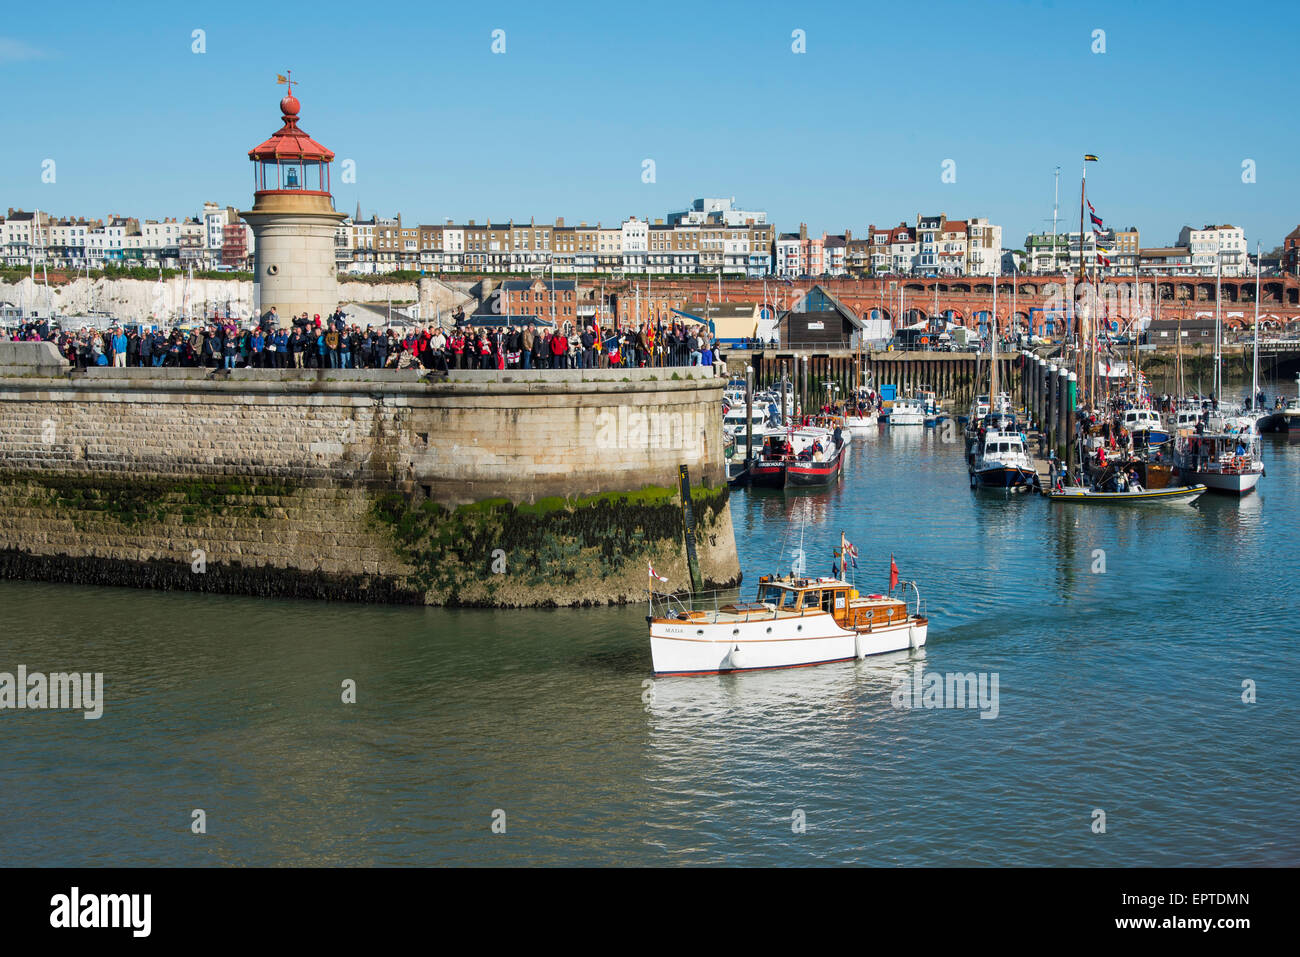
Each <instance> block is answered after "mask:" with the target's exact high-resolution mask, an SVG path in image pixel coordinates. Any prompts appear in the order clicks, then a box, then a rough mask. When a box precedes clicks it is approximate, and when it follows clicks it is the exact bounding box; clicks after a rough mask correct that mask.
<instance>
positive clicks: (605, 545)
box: [371, 486, 728, 605]
mask: <svg viewBox="0 0 1300 957" xmlns="http://www.w3.org/2000/svg"><path fill="white" fill-rule="evenodd" d="M691 494H692V498H693V500H694V501H695V507H696V513H697V516H698V518H697V528H696V535H697V537H698V538H700V539H701V540H703V539H704V538H706V537H708V536H709V535H710V534H711V530H712V529H713V528H714V527H715V525H716V524H717V523H718V521H719V519H720V518H721V516H722V514H723V512H724V510H725V509H726V507H727V500H728V489H727V487H726V486H722V487H721V488H707V487H700V488H698V489H695V490H693V491H692V493H691ZM371 514H372V515H373V517H374V519H375V520H376V521H377V522H378V523H379V524H380V525H381V526H382V527H384V528H386V529H387V530H388V533H389V535H390V536H391V539H392V542H393V546H394V549H395V551H396V552H397V554H398V556H399V557H400V558H401V560H402V561H403V562H404V563H405V564H406V565H408V566H410V567H411V568H412V569H413V572H412V574H411V576H410V578H409V580H408V582H409V584H410V585H411V586H413V587H416V588H419V589H422V590H423V591H424V592H425V594H426V601H429V602H431V603H435V604H446V605H461V604H466V605H503V604H504V605H514V604H531V605H546V604H555V603H557V602H556V601H555V600H554V599H552V598H548V597H547V595H548V594H554V593H556V592H564V593H565V594H567V595H569V596H570V597H569V599H568V603H576V604H588V603H594V602H596V601H598V600H600V599H599V598H597V597H596V595H597V594H599V593H601V592H602V591H604V592H607V591H608V587H606V588H604V589H600V588H593V589H591V592H592V597H590V598H584V597H577V598H574V597H573V596H574V595H582V593H583V592H584V589H583V587H582V586H583V584H584V581H590V582H591V583H592V584H593V585H596V584H598V583H601V582H605V581H607V580H618V579H624V580H625V579H626V578H627V576H628V572H629V569H633V570H634V574H633V579H634V580H636V577H637V576H641V577H642V578H644V575H645V567H646V562H647V561H648V560H650V559H652V558H653V557H654V556H655V555H660V554H664V553H665V551H667V552H670V553H675V552H678V551H680V549H681V542H682V537H683V534H684V531H683V522H682V511H681V504H680V501H679V499H678V496H677V492H676V489H672V488H662V487H657V486H648V487H646V488H643V489H640V490H637V491H633V492H608V493H603V494H600V495H593V496H585V497H575V498H568V499H565V498H558V497H555V498H544V499H540V500H538V501H536V502H532V503H523V504H518V505H516V504H514V503H511V502H510V501H508V500H506V499H503V498H498V499H487V500H484V501H480V502H475V503H473V504H470V505H462V506H458V507H456V508H448V507H447V506H444V505H441V504H439V503H437V502H434V501H431V500H425V501H412V500H411V499H409V498H407V497H406V496H404V495H402V494H400V493H395V492H394V493H380V494H376V495H374V497H373V503H372V509H371Z"/></svg>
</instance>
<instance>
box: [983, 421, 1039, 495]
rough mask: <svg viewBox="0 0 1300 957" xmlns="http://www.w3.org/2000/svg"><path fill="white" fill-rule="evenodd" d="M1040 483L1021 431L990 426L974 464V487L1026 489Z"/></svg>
mask: <svg viewBox="0 0 1300 957" xmlns="http://www.w3.org/2000/svg"><path fill="white" fill-rule="evenodd" d="M1037 485H1038V470H1037V469H1036V468H1035V467H1034V463H1033V461H1032V460H1031V459H1030V457H1029V451H1028V450H1027V449H1026V448H1025V438H1024V436H1023V435H1022V434H1021V433H1020V432H1015V431H1006V430H1002V429H990V430H988V431H986V432H985V433H984V445H983V447H982V448H981V449H980V450H979V452H978V453H977V454H976V455H975V457H974V460H973V461H972V463H971V486H972V487H979V488H998V489H1008V490H1012V491H1025V490H1028V489H1031V488H1035V487H1036V486H1037Z"/></svg>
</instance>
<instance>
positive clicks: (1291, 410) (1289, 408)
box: [1256, 375, 1300, 435]
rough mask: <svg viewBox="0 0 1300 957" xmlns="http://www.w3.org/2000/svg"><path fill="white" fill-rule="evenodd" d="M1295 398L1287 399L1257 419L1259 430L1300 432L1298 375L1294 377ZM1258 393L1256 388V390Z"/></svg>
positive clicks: (1287, 432)
mask: <svg viewBox="0 0 1300 957" xmlns="http://www.w3.org/2000/svg"><path fill="white" fill-rule="evenodd" d="M1295 383H1296V392H1297V395H1296V396H1295V398H1292V399H1289V400H1288V401H1287V403H1286V405H1284V406H1283V407H1282V408H1280V409H1276V410H1274V411H1273V412H1270V413H1267V414H1265V415H1264V416H1262V417H1261V418H1260V420H1259V426H1258V427H1259V431H1261V432H1269V433H1283V434H1286V435H1295V434H1297V433H1300V375H1297V376H1296V377H1295ZM1256 392H1257V393H1258V390H1256Z"/></svg>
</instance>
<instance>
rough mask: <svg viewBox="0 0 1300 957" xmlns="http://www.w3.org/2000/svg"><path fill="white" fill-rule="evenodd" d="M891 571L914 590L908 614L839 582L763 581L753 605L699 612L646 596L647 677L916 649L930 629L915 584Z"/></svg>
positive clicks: (897, 601) (895, 603)
mask: <svg viewBox="0 0 1300 957" xmlns="http://www.w3.org/2000/svg"><path fill="white" fill-rule="evenodd" d="M845 544H846V545H847V543H845ZM848 547H849V548H851V547H852V546H848ZM890 564H891V580H892V581H893V584H894V586H895V587H896V588H897V587H898V586H910V587H911V588H912V589H913V592H914V594H915V596H916V607H915V610H913V609H909V607H908V603H907V602H906V601H905V600H904V599H902V598H898V597H894V596H893V594H892V593H891V594H879V595H861V594H859V592H858V590H857V589H856V588H855V587H854V586H853V585H852V584H851V583H850V582H847V581H844V580H843V579H840V578H801V577H795V576H793V575H790V576H785V577H781V576H772V575H764V576H763V577H761V578H760V579H759V580H758V593H757V595H756V596H755V599H754V600H753V601H742V600H739V599H736V600H733V601H728V602H726V603H721V604H714V605H711V606H710V607H705V608H700V607H698V606H699V605H700V604H701V600H700V599H694V600H692V599H689V598H681V597H678V596H673V595H659V594H653V593H652V594H651V599H650V613H649V614H648V615H647V616H646V619H647V622H648V623H649V625H650V656H651V659H652V660H653V663H654V672H655V674H656V675H710V674H722V673H726V672H732V671H760V670H764V669H769V668H798V667H802V666H805V665H819V664H828V663H830V662H834V661H850V660H852V659H854V658H865V657H867V656H868V655H878V654H884V653H886V652H891V651H904V650H907V649H909V648H920V647H922V646H923V645H924V644H925V640H926V636H927V632H928V630H929V620H928V619H927V617H926V615H925V608H924V603H923V602H922V601H921V598H920V592H919V591H917V590H916V585H915V584H914V583H912V582H900V581H898V580H897V577H896V575H897V569H896V566H894V565H893V563H892V560H891V563H890ZM706 601H707V600H706Z"/></svg>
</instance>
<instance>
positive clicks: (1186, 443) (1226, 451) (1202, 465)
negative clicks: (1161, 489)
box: [1174, 420, 1264, 495]
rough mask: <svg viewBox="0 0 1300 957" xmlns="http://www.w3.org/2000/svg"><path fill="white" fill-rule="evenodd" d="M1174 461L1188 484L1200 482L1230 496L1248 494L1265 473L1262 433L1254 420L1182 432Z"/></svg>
mask: <svg viewBox="0 0 1300 957" xmlns="http://www.w3.org/2000/svg"><path fill="white" fill-rule="evenodd" d="M1174 464H1175V465H1176V466H1177V467H1178V475H1179V477H1180V478H1181V479H1182V482H1183V484H1184V485H1194V484H1198V483H1199V484H1203V485H1207V486H1209V488H1210V490H1211V491H1214V492H1221V493H1224V494H1227V495H1246V494H1248V493H1249V492H1251V491H1253V490H1254V488H1255V486H1256V485H1258V484H1259V480H1260V478H1262V477H1263V475H1264V462H1263V458H1262V456H1261V452H1260V447H1259V433H1258V431H1256V429H1255V428H1254V422H1253V421H1250V420H1242V421H1240V422H1239V423H1236V427H1234V425H1233V424H1231V423H1229V424H1226V425H1225V428H1223V429H1222V430H1216V431H1213V432H1207V433H1202V434H1199V435H1198V434H1195V433H1179V435H1178V439H1177V441H1176V443H1175V445H1174Z"/></svg>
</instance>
